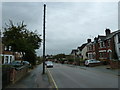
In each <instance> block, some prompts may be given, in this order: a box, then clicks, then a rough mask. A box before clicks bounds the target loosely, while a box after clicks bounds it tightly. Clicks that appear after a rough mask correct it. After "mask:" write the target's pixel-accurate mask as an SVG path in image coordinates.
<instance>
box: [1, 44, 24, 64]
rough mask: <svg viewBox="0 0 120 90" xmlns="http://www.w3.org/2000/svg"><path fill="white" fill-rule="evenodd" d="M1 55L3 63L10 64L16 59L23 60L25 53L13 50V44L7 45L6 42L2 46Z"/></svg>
mask: <svg viewBox="0 0 120 90" xmlns="http://www.w3.org/2000/svg"><path fill="white" fill-rule="evenodd" d="M0 49H1V51H0V56H1V60H2V61H1V64H9V63H11V62H13V61H14V60H22V59H23V58H22V57H23V55H22V53H21V52H13V51H12V50H11V46H8V47H6V46H5V45H4V44H1V46H0Z"/></svg>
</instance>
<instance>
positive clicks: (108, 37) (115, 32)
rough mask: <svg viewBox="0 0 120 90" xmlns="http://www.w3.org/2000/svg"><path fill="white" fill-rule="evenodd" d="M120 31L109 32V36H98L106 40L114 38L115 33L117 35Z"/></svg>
mask: <svg viewBox="0 0 120 90" xmlns="http://www.w3.org/2000/svg"><path fill="white" fill-rule="evenodd" d="M118 33H120V30H117V31H114V32H112V33H110V34H108V35H107V36H102V35H98V38H100V39H101V41H104V40H107V39H110V38H112V37H113V36H114V35H116V34H118Z"/></svg>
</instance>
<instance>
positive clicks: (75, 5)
mask: <svg viewBox="0 0 120 90" xmlns="http://www.w3.org/2000/svg"><path fill="white" fill-rule="evenodd" d="M46 4H47V14H46V54H58V53H65V54H69V53H70V52H71V50H72V49H73V48H77V47H78V46H80V45H82V44H83V43H86V41H87V39H88V38H91V39H93V38H94V37H95V36H97V35H98V34H103V35H104V30H105V29H106V28H107V27H109V28H110V29H111V30H112V31H115V30H117V29H118V27H117V25H118V22H117V21H118V3H117V2H61V3H58V2H47V3H46ZM2 14H3V19H2V21H3V24H4V22H7V21H8V20H9V19H12V20H13V21H15V22H19V21H22V20H24V21H25V23H26V24H27V25H28V28H29V29H30V30H36V29H37V30H38V33H39V34H42V26H43V25H42V23H43V22H42V20H43V3H42V2H39V3H38V2H34V3H33V2H27V3H25V2H23V3H18V2H17V3H3V13H2ZM38 53H39V55H42V47H41V49H40V50H38Z"/></svg>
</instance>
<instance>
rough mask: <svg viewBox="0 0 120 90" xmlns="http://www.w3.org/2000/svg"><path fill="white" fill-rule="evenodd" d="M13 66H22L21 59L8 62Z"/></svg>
mask: <svg viewBox="0 0 120 90" xmlns="http://www.w3.org/2000/svg"><path fill="white" fill-rule="evenodd" d="M10 65H12V66H13V67H20V66H23V63H22V62H21V61H13V62H11V63H10Z"/></svg>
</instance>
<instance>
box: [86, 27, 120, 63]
mask: <svg viewBox="0 0 120 90" xmlns="http://www.w3.org/2000/svg"><path fill="white" fill-rule="evenodd" d="M105 33H106V35H105V36H103V35H98V37H95V38H94V41H93V42H90V43H88V44H87V54H88V59H99V60H101V61H106V62H108V63H109V62H110V60H120V30H117V31H115V32H111V30H110V29H106V30H105Z"/></svg>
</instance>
